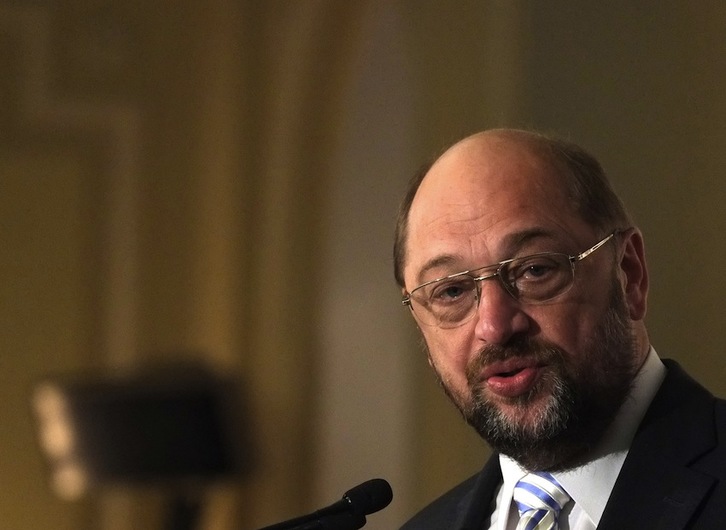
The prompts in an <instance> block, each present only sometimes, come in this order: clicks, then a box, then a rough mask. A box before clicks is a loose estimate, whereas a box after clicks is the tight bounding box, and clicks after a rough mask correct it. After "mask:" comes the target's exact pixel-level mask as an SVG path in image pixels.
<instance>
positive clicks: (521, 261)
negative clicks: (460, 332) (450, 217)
mask: <svg viewBox="0 0 726 530" xmlns="http://www.w3.org/2000/svg"><path fill="white" fill-rule="evenodd" d="M619 232H621V231H620V230H615V231H614V232H612V233H611V234H610V235H608V236H606V237H605V238H604V239H602V240H600V241H598V242H597V243H595V244H594V245H593V246H592V247H590V248H588V249H587V250H585V251H584V252H582V253H581V254H578V255H576V256H569V255H567V254H561V253H558V252H542V253H539V254H533V255H531V256H524V257H521V258H514V259H508V260H505V261H500V262H499V263H494V264H492V265H486V266H484V267H480V268H478V269H472V270H468V271H463V272H458V273H456V274H451V275H449V276H444V277H443V278H437V279H435V280H431V281H429V282H426V283H423V284H421V285H419V286H418V287H416V288H415V289H413V290H412V291H411V292H410V293H409V294H406V295H405V296H404V297H403V299H402V300H401V303H402V304H403V305H407V306H408V307H409V308H410V309H411V310H412V311H413V312H414V313H415V315H416V317H417V318H418V320H419V321H420V322H421V323H423V324H426V325H429V326H438V327H440V328H455V327H457V326H460V325H462V324H463V323H464V322H466V321H468V320H470V319H471V318H472V317H473V316H474V315H475V314H476V309H477V307H479V300H480V298H481V285H480V284H481V282H482V281H484V280H489V279H491V278H498V279H499V282H500V283H501V285H502V287H504V290H505V291H507V292H508V293H509V294H510V295H511V296H512V297H513V298H514V299H515V300H518V301H520V302H522V303H526V304H540V303H543V302H548V301H549V300H552V299H553V298H555V297H557V296H560V295H561V294H564V293H566V292H567V291H568V290H569V289H570V287H572V283H573V281H574V279H575V263H577V262H578V261H581V260H583V259H585V258H586V257H588V256H589V255H590V254H592V253H593V252H595V251H596V250H597V249H599V248H600V247H602V246H603V245H605V243H607V242H608V241H610V239H612V238H613V237H614V236H615V235H616V234H617V233H619Z"/></svg>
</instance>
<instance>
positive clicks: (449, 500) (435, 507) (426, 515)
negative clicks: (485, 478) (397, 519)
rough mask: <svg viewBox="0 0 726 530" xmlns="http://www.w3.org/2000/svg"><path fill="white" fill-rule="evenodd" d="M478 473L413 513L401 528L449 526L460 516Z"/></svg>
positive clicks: (416, 529)
mask: <svg viewBox="0 0 726 530" xmlns="http://www.w3.org/2000/svg"><path fill="white" fill-rule="evenodd" d="M477 477H478V475H474V476H473V477H470V478H468V479H467V480H465V481H464V482H462V483H461V484H459V485H457V486H455V487H454V488H452V489H451V490H449V491H448V492H446V493H444V494H443V495H442V496H441V497H439V498H438V499H436V500H435V501H433V502H432V503H431V504H429V505H428V506H426V507H425V508H423V509H422V510H421V511H420V512H418V513H417V514H416V515H414V516H413V517H412V518H411V519H410V520H409V521H408V522H407V523H406V524H404V525H403V526H402V527H401V530H424V529H431V530H434V529H441V528H450V527H451V525H452V523H453V522H454V521H455V520H456V519H457V518H458V517H460V516H461V512H462V510H463V509H464V506H463V505H464V504H465V503H466V500H467V499H468V498H469V497H470V493H471V491H472V490H473V489H474V486H475V484H476V481H477Z"/></svg>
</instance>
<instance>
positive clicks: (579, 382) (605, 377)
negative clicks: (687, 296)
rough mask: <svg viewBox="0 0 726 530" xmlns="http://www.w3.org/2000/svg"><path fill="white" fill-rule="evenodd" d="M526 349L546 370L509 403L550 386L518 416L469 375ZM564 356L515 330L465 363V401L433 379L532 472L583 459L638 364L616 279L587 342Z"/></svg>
mask: <svg viewBox="0 0 726 530" xmlns="http://www.w3.org/2000/svg"><path fill="white" fill-rule="evenodd" d="M525 354H526V355H528V356H533V355H534V356H535V357H536V358H537V359H538V360H541V361H542V362H543V364H546V365H548V368H547V372H545V373H544V374H542V376H541V377H540V378H539V380H538V381H537V384H536V385H535V387H534V388H532V389H531V391H530V392H529V393H528V394H525V395H523V396H519V397H517V398H515V399H513V400H512V401H511V402H510V405H514V407H515V408H516V409H517V410H519V411H522V412H523V411H526V410H527V409H528V408H529V407H531V403H532V400H533V399H534V398H535V397H537V396H541V395H542V392H549V396H548V399H547V401H546V403H545V404H544V405H543V406H541V410H539V411H537V415H536V416H535V417H534V418H530V419H529V420H528V421H527V422H526V423H524V422H521V423H518V422H516V421H513V420H512V419H511V418H510V417H507V416H506V415H505V414H504V413H503V412H502V411H501V410H500V409H499V408H498V407H497V405H496V404H494V403H492V402H490V401H488V400H487V398H486V397H485V396H484V394H483V389H482V388H481V387H480V386H478V385H477V384H476V381H475V376H476V374H478V373H480V368H481V366H482V365H483V364H488V363H490V362H492V361H498V360H503V359H508V358H511V357H517V356H521V355H525ZM566 359H567V357H566V356H565V355H564V354H563V352H562V351H561V350H560V349H559V348H558V347H556V346H554V345H552V344H548V343H546V342H544V341H541V340H536V339H530V338H527V337H515V338H513V339H512V340H511V341H510V342H509V343H508V344H506V345H503V346H489V347H486V348H484V349H483V350H482V351H481V352H480V355H479V357H478V359H477V360H476V361H475V362H474V363H473V365H472V366H470V367H469V369H468V370H467V379H468V382H469V388H470V391H471V395H472V399H471V402H470V403H467V404H459V403H457V400H456V399H454V396H453V395H452V393H451V392H450V391H449V390H448V389H447V388H446V387H445V385H444V384H443V381H441V379H440V378H439V381H440V382H441V383H442V386H443V387H444V390H445V392H446V393H447V394H448V395H449V397H450V398H451V399H452V401H454V403H455V404H456V405H457V407H458V408H459V410H460V411H461V413H462V414H463V416H464V418H465V419H466V421H467V422H468V423H469V424H470V425H471V426H472V427H473V428H474V429H475V430H476V431H477V432H478V433H479V435H480V436H481V437H482V438H484V440H486V441H487V443H489V445H490V446H491V447H492V448H493V449H494V450H495V451H498V452H500V453H502V454H505V455H507V456H509V457H511V458H513V459H514V460H516V461H517V462H518V463H519V464H520V465H521V466H522V467H524V468H525V469H528V470H530V471H544V470H547V471H555V470H561V469H568V468H572V467H576V466H577V465H579V464H581V463H583V462H584V460H585V459H586V455H587V454H588V453H589V452H590V451H592V449H593V448H594V446H595V445H596V444H597V443H598V442H599V440H600V439H601V438H602V435H603V433H604V432H605V431H606V429H607V428H608V427H609V425H610V424H611V423H612V420H613V419H614V417H615V415H616V414H617V411H618V410H619V409H620V407H621V405H622V404H623V402H624V401H625V399H626V397H627V396H628V394H629V392H630V388H631V386H632V382H633V379H634V378H635V375H636V373H637V371H638V368H639V367H638V366H636V364H635V359H636V352H635V340H634V338H633V334H632V331H631V328H630V321H629V313H628V309H627V306H626V304H625V300H624V296H623V293H622V291H621V290H620V289H619V285H618V284H617V283H616V282H614V285H613V288H612V292H611V295H610V304H609V308H608V311H607V312H606V314H605V316H604V317H603V320H602V322H601V323H600V325H599V326H598V327H597V329H596V330H595V333H594V335H593V338H592V340H591V342H590V344H589V347H588V348H587V349H586V351H585V352H581V357H579V358H577V359H575V361H576V364H573V363H568V362H567V361H566ZM547 389H548V390H547Z"/></svg>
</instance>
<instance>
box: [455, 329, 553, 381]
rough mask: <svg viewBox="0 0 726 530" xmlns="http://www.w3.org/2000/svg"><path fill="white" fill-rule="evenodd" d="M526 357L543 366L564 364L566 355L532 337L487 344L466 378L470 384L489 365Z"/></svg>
mask: <svg viewBox="0 0 726 530" xmlns="http://www.w3.org/2000/svg"><path fill="white" fill-rule="evenodd" d="M517 357H522V358H523V357H526V358H528V359H534V360H535V361H537V362H538V363H542V364H550V365H552V364H557V365H559V364H562V363H563V359H564V353H563V352H562V350H561V349H560V348H558V347H557V346H555V345H554V344H550V343H549V342H546V341H543V340H539V339H534V338H532V337H525V336H519V337H513V338H512V340H510V341H509V342H508V343H506V344H487V345H486V346H484V347H483V348H481V349H480V350H479V353H478V354H477V355H476V356H475V357H474V358H473V359H472V360H471V361H470V362H469V364H468V365H467V367H466V378H467V381H469V382H470V383H471V382H472V381H473V380H474V378H476V377H478V374H480V373H481V371H482V370H483V369H484V368H485V367H486V366H487V365H489V364H492V363H496V362H502V361H506V360H508V359H512V358H517Z"/></svg>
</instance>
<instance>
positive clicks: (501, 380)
mask: <svg viewBox="0 0 726 530" xmlns="http://www.w3.org/2000/svg"><path fill="white" fill-rule="evenodd" d="M539 373H540V368H539V367H536V366H531V367H528V368H524V369H523V370H520V371H519V372H517V373H515V374H512V375H510V376H503V375H494V376H491V377H490V378H488V379H487V386H488V387H489V390H491V391H492V392H493V393H494V394H496V395H498V396H501V397H506V398H514V397H518V396H521V395H523V394H526V393H527V392H529V391H530V390H531V388H532V387H533V386H534V383H535V381H536V380H537V377H538V376H539Z"/></svg>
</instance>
